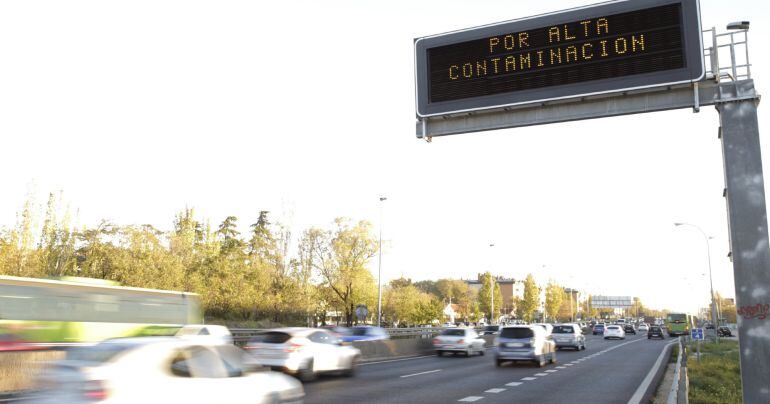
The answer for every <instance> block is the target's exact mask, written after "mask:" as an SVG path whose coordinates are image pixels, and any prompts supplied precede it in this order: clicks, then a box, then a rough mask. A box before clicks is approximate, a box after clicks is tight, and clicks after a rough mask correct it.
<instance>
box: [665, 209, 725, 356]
mask: <svg viewBox="0 0 770 404" xmlns="http://www.w3.org/2000/svg"><path fill="white" fill-rule="evenodd" d="M674 226H690V227H694V228H696V229H698V231H699V232H700V234H702V235H703V240H704V241H706V256H707V257H708V261H709V286H710V288H711V324H712V325H713V326H714V338H715V339H716V343H717V344H718V343H719V333H718V332H717V327H718V324H719V323H718V321H717V311H716V310H717V304H716V300H715V299H714V279H713V278H712V276H711V243H709V236H708V235H706V232H704V231H703V229H701V228H700V227H698V226H696V225H694V224H691V223H674Z"/></svg>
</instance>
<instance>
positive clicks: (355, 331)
mask: <svg viewBox="0 0 770 404" xmlns="http://www.w3.org/2000/svg"><path fill="white" fill-rule="evenodd" d="M366 331H367V328H366V327H353V328H351V329H350V333H351V334H352V335H355V336H358V337H361V336H364V335H366Z"/></svg>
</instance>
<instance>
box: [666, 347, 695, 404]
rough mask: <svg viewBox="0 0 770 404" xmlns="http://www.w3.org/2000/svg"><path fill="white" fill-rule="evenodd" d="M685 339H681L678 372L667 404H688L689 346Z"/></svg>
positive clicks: (677, 363) (677, 361)
mask: <svg viewBox="0 0 770 404" xmlns="http://www.w3.org/2000/svg"><path fill="white" fill-rule="evenodd" d="M684 341H685V338H684V337H679V353H678V354H677V357H676V370H675V372H674V381H673V382H672V383H671V390H670V391H669V392H668V398H667V400H666V403H667V404H687V403H688V402H689V401H688V398H687V397H688V395H689V391H688V390H689V385H690V381H689V380H688V379H687V346H686V345H685V343H684Z"/></svg>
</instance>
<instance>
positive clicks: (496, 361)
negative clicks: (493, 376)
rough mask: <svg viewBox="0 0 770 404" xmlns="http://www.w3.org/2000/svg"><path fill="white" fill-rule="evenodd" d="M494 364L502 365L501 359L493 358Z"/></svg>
mask: <svg viewBox="0 0 770 404" xmlns="http://www.w3.org/2000/svg"><path fill="white" fill-rule="evenodd" d="M495 365H497V367H500V366H503V361H502V360H501V359H495Z"/></svg>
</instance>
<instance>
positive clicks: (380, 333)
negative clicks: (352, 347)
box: [340, 326, 390, 342]
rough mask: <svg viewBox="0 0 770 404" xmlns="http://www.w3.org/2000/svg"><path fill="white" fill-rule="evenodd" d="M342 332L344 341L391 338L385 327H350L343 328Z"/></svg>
mask: <svg viewBox="0 0 770 404" xmlns="http://www.w3.org/2000/svg"><path fill="white" fill-rule="evenodd" d="M341 334H342V335H341V336H340V338H341V339H342V341H343V342H353V341H376V340H382V339H390V336H389V335H388V332H387V331H385V329H384V328H382V327H373V326H357V327H350V328H348V329H345V330H343V331H342V332H341Z"/></svg>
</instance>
